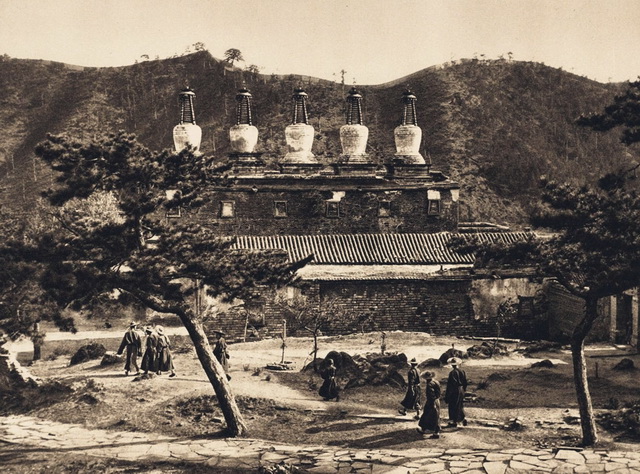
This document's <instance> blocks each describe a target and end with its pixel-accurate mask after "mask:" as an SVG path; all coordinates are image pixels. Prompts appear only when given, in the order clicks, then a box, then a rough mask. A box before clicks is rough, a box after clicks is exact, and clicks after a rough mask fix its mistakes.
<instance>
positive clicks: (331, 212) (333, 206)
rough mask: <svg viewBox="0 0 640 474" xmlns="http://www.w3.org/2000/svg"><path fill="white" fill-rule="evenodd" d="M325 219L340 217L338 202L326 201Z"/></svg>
mask: <svg viewBox="0 0 640 474" xmlns="http://www.w3.org/2000/svg"><path fill="white" fill-rule="evenodd" d="M326 215H327V217H332V218H337V217H340V201H327V209H326Z"/></svg>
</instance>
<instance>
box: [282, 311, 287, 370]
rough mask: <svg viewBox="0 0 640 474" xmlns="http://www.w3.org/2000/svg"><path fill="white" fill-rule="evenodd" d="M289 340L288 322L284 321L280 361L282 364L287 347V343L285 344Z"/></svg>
mask: <svg viewBox="0 0 640 474" xmlns="http://www.w3.org/2000/svg"><path fill="white" fill-rule="evenodd" d="M286 339H287V320H286V319H283V320H282V359H281V360H280V363H281V364H284V348H285V347H287V343H286V342H285V341H286Z"/></svg>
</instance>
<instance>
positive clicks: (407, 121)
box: [394, 88, 425, 165]
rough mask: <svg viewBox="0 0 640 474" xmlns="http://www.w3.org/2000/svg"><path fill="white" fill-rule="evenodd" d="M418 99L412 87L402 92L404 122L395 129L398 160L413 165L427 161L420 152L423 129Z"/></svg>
mask: <svg viewBox="0 0 640 474" xmlns="http://www.w3.org/2000/svg"><path fill="white" fill-rule="evenodd" d="M417 101H418V99H417V98H416V96H415V94H414V93H413V92H411V90H410V89H408V88H407V89H406V90H405V91H404V92H403V93H402V103H403V104H404V105H403V110H402V124H401V125H399V126H398V127H396V129H395V130H394V137H395V142H396V154H395V157H396V161H399V162H403V163H404V164H411V165H424V164H425V161H424V158H423V157H422V155H421V154H420V142H421V141H422V129H421V128H420V127H418V117H417V113H416V102H417Z"/></svg>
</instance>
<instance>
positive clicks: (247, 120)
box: [236, 81, 253, 125]
mask: <svg viewBox="0 0 640 474" xmlns="http://www.w3.org/2000/svg"><path fill="white" fill-rule="evenodd" d="M252 98H253V96H252V95H251V93H250V92H249V89H247V87H246V84H245V83H244V81H243V83H242V87H241V88H240V89H238V93H237V94H236V102H237V105H236V125H242V124H244V125H253V116H252V112H251V100H252Z"/></svg>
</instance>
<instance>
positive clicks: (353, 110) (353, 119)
mask: <svg viewBox="0 0 640 474" xmlns="http://www.w3.org/2000/svg"><path fill="white" fill-rule="evenodd" d="M362 123H363V117H362V94H360V93H359V92H358V89H356V87H355V86H354V87H352V88H351V90H350V91H349V95H348V96H347V125H362Z"/></svg>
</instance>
